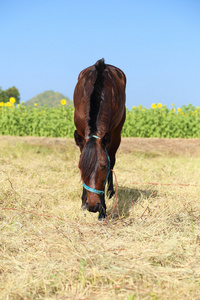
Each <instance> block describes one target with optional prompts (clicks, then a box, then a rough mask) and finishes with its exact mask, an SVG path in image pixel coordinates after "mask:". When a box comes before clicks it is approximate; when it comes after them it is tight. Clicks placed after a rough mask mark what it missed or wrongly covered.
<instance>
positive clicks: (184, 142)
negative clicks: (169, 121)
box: [0, 136, 200, 156]
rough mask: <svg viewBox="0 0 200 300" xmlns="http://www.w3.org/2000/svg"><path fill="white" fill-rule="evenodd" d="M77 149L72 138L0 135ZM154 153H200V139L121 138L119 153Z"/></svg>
mask: <svg viewBox="0 0 200 300" xmlns="http://www.w3.org/2000/svg"><path fill="white" fill-rule="evenodd" d="M69 140H70V144H71V145H72V147H74V149H77V146H76V145H75V142H74V140H73V139H66V138H45V137H13V136H0V142H3V141H4V142H6V141H7V142H9V143H11V144H15V143H17V142H20V141H21V142H25V143H28V144H33V145H43V146H47V147H50V148H52V147H53V148H54V147H55V148H63V149H65V148H66V142H67V143H68V142H69ZM120 152H123V153H131V152H139V153H154V154H158V155H159V154H162V153H163V154H169V155H189V156H198V155H200V139H160V138H122V142H121V145H120V148H119V153H120Z"/></svg>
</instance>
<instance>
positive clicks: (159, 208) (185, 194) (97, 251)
mask: <svg viewBox="0 0 200 300" xmlns="http://www.w3.org/2000/svg"><path fill="white" fill-rule="evenodd" d="M133 141H134V143H137V140H135V139H132V143H133ZM138 141H139V140H138ZM140 141H141V140H140ZM148 141H149V142H150V143H151V145H152V141H153V140H146V141H145V143H146V144H145V146H144V145H143V146H144V147H143V146H141V147H140V149H139V151H135V150H132V149H135V148H134V146H133V144H131V139H128V140H126V139H123V142H122V147H121V150H120V151H119V153H118V157H117V164H116V168H115V171H116V173H117V178H118V184H119V194H118V208H119V216H118V215H117V210H116V211H115V213H114V217H112V218H111V219H110V220H109V222H108V223H105V222H99V221H98V220H97V214H92V213H89V212H85V211H82V210H81V209H80V206H81V199H80V196H81V181H80V175H79V172H78V168H77V164H78V159H79V152H78V149H76V148H75V146H74V142H73V140H71V139H41V138H28V139H27V138H12V137H7V138H5V137H1V138H0V299H6V300H10V299H13V300H15V299H105V300H106V299H109V300H110V299H127V300H132V299H200V292H199V291H200V227H199V225H200V196H199V188H200V183H199V178H200V168H199V166H200V149H199V151H197V150H196V152H195V154H193V155H191V154H190V152H188V151H185V152H182V153H184V154H182V155H181V152H180V151H179V152H180V153H178V154H177V153H174V154H173V151H172V150H171V154H170V153H169V151H168V154H166V152H165V151H158V148H155V149H153V148H151V151H147V149H148ZM160 142H161V143H162V140H161V141H160ZM156 143H158V140H156ZM171 143H172V140H171V141H170V145H171ZM166 145H167V143H166ZM127 147H129V148H127ZM166 147H167V146H165V147H164V150H166ZM175 148H176V147H175ZM175 148H174V149H175ZM122 149H123V151H122ZM186 150H187V149H186ZM134 182H138V183H145V182H159V183H172V184H176V183H185V184H187V183H190V184H194V185H198V186H189V187H187V186H186V187H180V186H165V185H159V186H150V185H145V184H144V185H136V184H134ZM113 204H114V197H113V199H111V200H107V206H108V214H109V212H111V210H112V207H113ZM4 208H10V209H4ZM44 215H48V216H44Z"/></svg>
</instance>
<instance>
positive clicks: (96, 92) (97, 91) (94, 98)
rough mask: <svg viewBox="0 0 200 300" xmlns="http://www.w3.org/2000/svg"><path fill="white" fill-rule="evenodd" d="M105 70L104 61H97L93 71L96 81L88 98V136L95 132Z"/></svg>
mask: <svg viewBox="0 0 200 300" xmlns="http://www.w3.org/2000/svg"><path fill="white" fill-rule="evenodd" d="M105 68H106V65H105V62H104V59H101V60H98V61H97V62H96V64H95V69H96V72H97V77H96V81H95V83H94V89H93V92H92V94H91V96H90V111H89V122H88V125H89V127H90V134H95V133H96V132H97V116H98V113H99V109H100V104H101V97H102V90H103V87H104V77H103V75H102V73H103V71H104V69H105Z"/></svg>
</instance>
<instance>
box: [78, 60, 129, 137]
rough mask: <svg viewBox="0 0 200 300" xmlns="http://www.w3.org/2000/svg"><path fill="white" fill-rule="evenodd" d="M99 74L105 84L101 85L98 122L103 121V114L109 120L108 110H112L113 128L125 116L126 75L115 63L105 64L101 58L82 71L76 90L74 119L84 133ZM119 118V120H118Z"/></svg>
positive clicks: (111, 120)
mask: <svg viewBox="0 0 200 300" xmlns="http://www.w3.org/2000/svg"><path fill="white" fill-rule="evenodd" d="M99 74H100V75H101V76H102V82H103V85H102V87H101V88H102V91H101V99H102V103H101V104H100V106H101V107H100V109H99V118H98V120H97V123H102V121H101V117H100V116H101V115H102V117H103V118H105V120H106V119H107V120H108V116H107V114H108V110H109V111H110V112H109V114H110V124H111V128H113V127H116V126H117V123H119V122H120V119H124V118H125V110H126V109H125V88H126V76H125V74H124V72H123V71H122V70H121V69H119V68H117V67H115V66H113V65H109V64H105V63H104V60H103V59H102V60H99V61H97V62H96V64H95V65H93V66H90V67H88V68H86V69H84V70H82V71H81V72H80V74H79V76H78V82H77V85H76V87H75V91H74V106H75V116H74V121H75V125H76V127H79V128H80V130H78V131H79V132H80V133H82V134H84V131H85V128H84V127H85V125H84V124H86V123H87V121H88V120H87V119H88V115H89V112H88V111H89V110H90V106H91V98H92V97H91V95H92V93H93V91H94V89H95V84H96V82H97V80H98V79H97V78H98V76H99ZM96 88H98V87H96ZM117 118H118V119H119V120H117ZM83 123H84V124H83ZM114 123H116V124H114ZM86 126H87V125H86ZM79 128H78V129H79Z"/></svg>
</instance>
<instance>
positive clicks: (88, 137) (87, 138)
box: [86, 134, 101, 140]
mask: <svg viewBox="0 0 200 300" xmlns="http://www.w3.org/2000/svg"><path fill="white" fill-rule="evenodd" d="M91 137H94V138H95V139H99V140H100V139H101V138H100V137H98V136H97V135H95V134H92V135H89V136H87V137H86V140H89V139H90V138H91Z"/></svg>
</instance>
